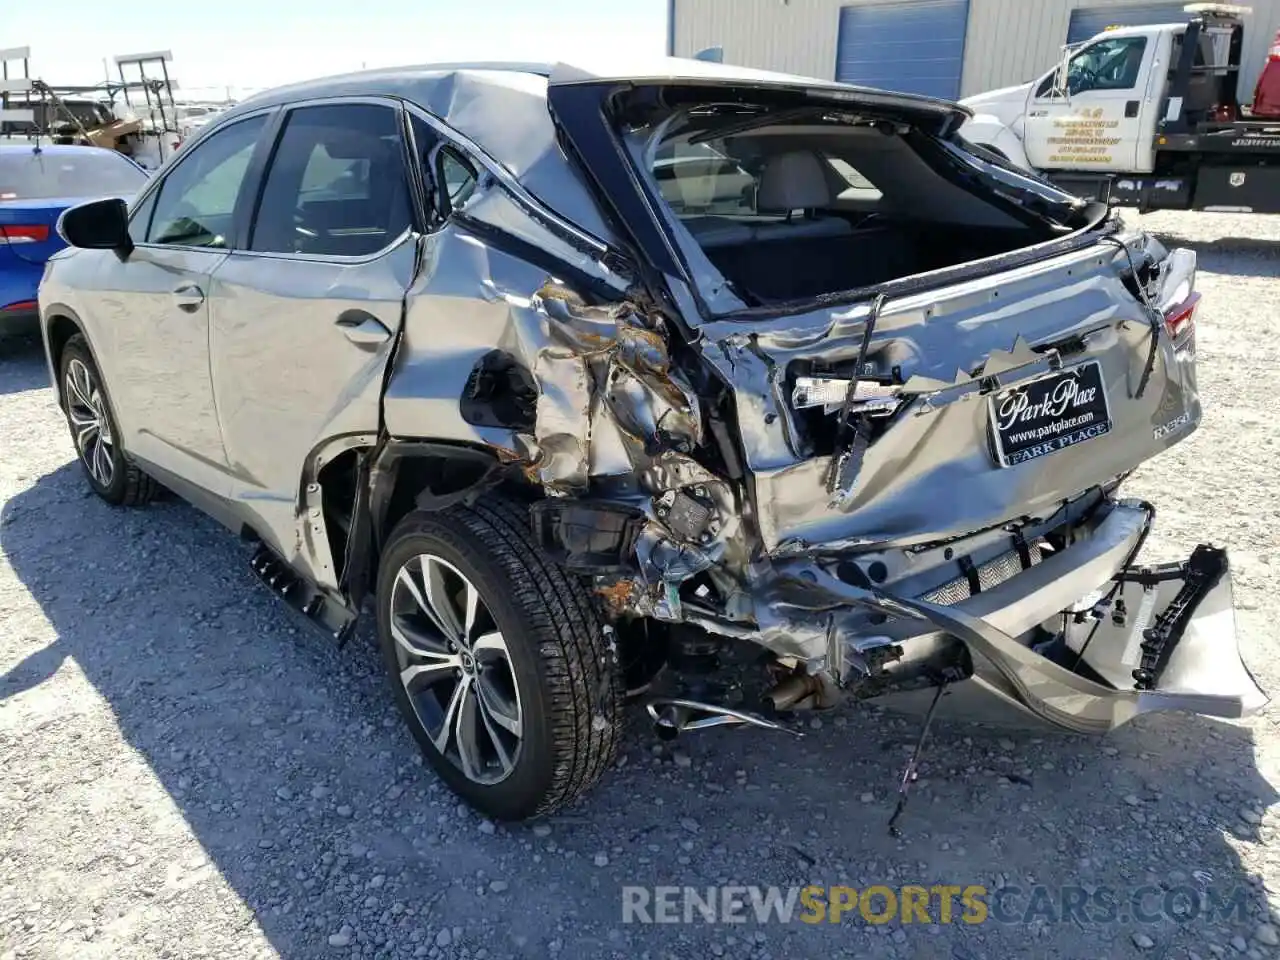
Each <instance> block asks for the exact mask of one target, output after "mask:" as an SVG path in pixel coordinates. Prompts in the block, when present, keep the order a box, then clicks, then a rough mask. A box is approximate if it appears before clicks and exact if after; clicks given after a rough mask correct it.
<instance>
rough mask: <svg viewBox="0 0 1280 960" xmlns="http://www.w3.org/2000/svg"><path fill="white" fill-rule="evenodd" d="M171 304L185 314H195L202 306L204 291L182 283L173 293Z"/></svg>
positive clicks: (190, 284)
mask: <svg viewBox="0 0 1280 960" xmlns="http://www.w3.org/2000/svg"><path fill="white" fill-rule="evenodd" d="M173 302H174V303H176V304H177V305H178V309H179V310H182V311H185V312H186V313H195V312H196V311H197V310H199V309H200V308H201V307H202V306H204V291H203V290H201V289H200V288H199V287H197V286H196V285H195V284H194V283H184V284H183V285H182V286H180V287H178V288H177V289H176V290H174V291H173Z"/></svg>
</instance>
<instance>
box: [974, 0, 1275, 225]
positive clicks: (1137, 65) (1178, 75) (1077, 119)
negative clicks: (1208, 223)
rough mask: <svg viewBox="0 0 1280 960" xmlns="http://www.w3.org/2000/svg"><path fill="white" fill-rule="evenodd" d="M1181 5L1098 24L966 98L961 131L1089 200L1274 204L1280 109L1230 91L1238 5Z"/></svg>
mask: <svg viewBox="0 0 1280 960" xmlns="http://www.w3.org/2000/svg"><path fill="white" fill-rule="evenodd" d="M1186 9H1187V11H1188V15H1189V19H1188V20H1187V21H1185V22H1181V23H1163V24H1149V25H1143V26H1130V27H1118V28H1113V29H1109V30H1105V31H1103V32H1102V33H1100V34H1098V35H1097V36H1095V37H1093V38H1092V39H1090V40H1087V41H1085V42H1084V43H1082V44H1079V45H1077V46H1074V47H1070V48H1067V49H1066V50H1065V51H1064V56H1063V58H1062V60H1061V61H1060V62H1059V63H1057V64H1055V65H1054V66H1053V67H1052V68H1051V69H1049V70H1047V71H1046V72H1045V73H1043V74H1042V75H1041V76H1039V77H1037V78H1036V79H1035V80H1032V81H1031V82H1030V83H1025V84H1022V85H1020V86H1016V87H1007V88H1004V89H1001V90H993V91H991V92H990V93H985V94H980V95H978V96H975V97H970V98H968V99H967V100H965V101H963V103H964V105H965V106H967V107H968V108H969V109H970V110H972V111H973V116H972V118H971V119H969V120H968V121H967V122H966V123H965V124H964V126H963V127H962V128H961V131H960V132H961V135H962V136H963V137H964V138H965V139H967V140H968V141H969V142H971V143H974V144H977V145H979V146H982V147H985V148H986V149H987V150H989V151H992V152H994V153H997V154H999V155H1001V156H1002V157H1003V158H1004V159H1006V160H1008V161H1009V162H1011V163H1013V164H1015V165H1017V166H1020V167H1023V168H1024V169H1028V170H1031V171H1033V172H1036V173H1039V174H1040V175H1042V176H1044V177H1046V178H1047V179H1050V180H1052V181H1053V182H1055V183H1056V184H1058V185H1059V186H1061V187H1063V188H1065V189H1068V190H1070V191H1072V192H1074V193H1077V194H1079V195H1081V196H1085V197H1090V198H1094V199H1098V200H1106V201H1109V202H1112V203H1122V204H1125V205H1132V206H1137V207H1139V208H1140V209H1180V210H1188V209H1195V210H1230V211H1233V212H1257V213H1275V212H1280V117H1276V116H1271V115H1270V114H1267V115H1265V116H1264V115H1262V114H1259V113H1253V112H1251V111H1250V110H1249V109H1247V108H1245V107H1242V106H1241V104H1240V101H1239V98H1238V84H1239V79H1240V78H1239V71H1240V61H1241V51H1242V47H1243V41H1244V25H1243V21H1242V20H1241V15H1242V14H1243V13H1244V12H1246V8H1243V7H1232V6H1225V5H1221V4H1191V5H1189V6H1188V7H1187V8H1186ZM1260 86H1261V84H1260ZM1264 108H1265V105H1264ZM1264 112H1265V109H1264Z"/></svg>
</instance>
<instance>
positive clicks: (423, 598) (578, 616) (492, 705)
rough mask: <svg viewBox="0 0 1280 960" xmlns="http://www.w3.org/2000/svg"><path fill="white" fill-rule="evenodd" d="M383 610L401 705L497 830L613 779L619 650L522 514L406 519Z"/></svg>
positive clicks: (431, 758)
mask: <svg viewBox="0 0 1280 960" xmlns="http://www.w3.org/2000/svg"><path fill="white" fill-rule="evenodd" d="M473 595H474V599H473V598H472V597H473ZM377 608H378V641H379V645H380V647H381V650H382V655H383V659H384V661H385V663H386V666H387V670H388V673H389V674H390V680H391V683H392V688H393V690H394V695H395V699H396V703H397V705H398V706H399V708H400V711H401V713H402V714H403V715H404V718H405V720H406V722H407V723H408V724H409V727H410V729H411V731H412V732H413V735H414V737H415V739H417V741H418V744H419V746H420V747H421V749H422V752H423V754H424V755H425V757H426V759H427V760H428V762H430V764H431V765H432V767H433V768H434V769H435V771H436V772H437V773H438V774H439V776H440V777H441V779H443V780H444V781H445V783H446V784H448V786H449V787H450V788H451V789H452V790H453V791H454V792H455V793H457V794H458V795H459V796H460V797H461V798H462V799H463V800H465V801H466V802H467V803H468V804H470V805H471V806H473V807H475V808H476V809H477V810H479V811H480V812H482V813H484V814H485V815H487V816H489V817H492V818H494V819H498V820H522V819H526V818H528V817H535V816H541V815H545V814H548V813H551V812H553V811H555V810H557V809H559V808H560V807H563V806H565V805H566V804H569V803H571V802H572V801H573V800H575V799H576V798H577V797H579V796H580V795H582V794H583V793H584V792H586V791H587V790H588V789H590V788H591V787H592V786H594V785H595V783H596V782H597V781H598V780H599V779H600V778H601V777H602V776H603V775H604V773H605V771H606V770H607V769H608V768H609V765H610V764H611V763H612V762H613V760H614V757H615V756H616V754H617V748H618V740H619V734H620V727H621V716H620V705H621V702H622V690H621V682H620V671H619V668H618V663H617V651H616V646H615V644H614V642H613V637H612V634H611V633H607V632H606V629H605V626H604V623H603V622H602V620H601V619H600V616H599V613H598V611H597V608H596V605H595V602H594V601H593V598H592V597H591V595H590V593H589V592H588V591H587V589H586V588H585V587H584V585H583V584H582V583H581V582H580V581H578V580H575V579H572V578H570V577H569V576H568V575H566V573H565V572H564V571H563V570H562V569H561V568H560V567H559V566H557V565H556V564H554V563H553V562H552V561H551V560H549V559H548V558H547V557H545V556H544V555H543V554H542V553H541V551H540V550H539V549H538V547H537V545H536V544H535V543H534V542H533V539H532V537H531V534H530V529H529V519H528V509H527V508H526V507H524V506H521V505H519V504H516V503H513V502H511V501H508V500H503V499H499V498H494V497H486V498H483V499H481V500H479V501H478V502H477V503H476V504H475V505H473V506H456V507H452V508H450V509H447V510H443V511H440V512H431V511H416V512H414V513H411V514H409V515H408V516H407V517H405V518H404V519H403V520H402V521H401V522H400V523H399V524H398V525H397V526H396V528H395V530H394V531H393V532H392V534H391V537H390V539H389V541H388V543H387V547H386V549H385V551H384V552H383V556H382V560H381V563H380V567H379V572H378V591H377ZM428 608H430V609H428ZM464 621H467V622H468V623H470V624H471V626H470V627H468V626H467V623H464ZM460 689H461V691H462V692H461V693H459V692H458V691H459V690H460ZM517 730H518V735H516V734H515V733H514V732H513V731H517Z"/></svg>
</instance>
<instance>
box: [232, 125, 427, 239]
mask: <svg viewBox="0 0 1280 960" xmlns="http://www.w3.org/2000/svg"><path fill="white" fill-rule="evenodd" d="M402 151H403V145H402V141H401V137H400V124H399V119H398V117H397V114H396V111H395V110H394V109H392V108H391V107H380V106H375V105H372V104H342V105H337V106H325V107H302V108H299V109H296V110H293V111H292V112H291V113H290V114H289V117H288V119H287V121H286V123H285V128H284V133H283V134H282V135H281V137H280V142H279V144H278V145H277V146H276V150H275V154H274V156H273V158H272V160H271V166H270V168H269V169H268V171H267V180H266V185H265V186H264V188H263V191H262V201H261V204H260V205H259V207H258V213H257V216H256V217H255V218H254V226H253V236H252V238H251V240H250V244H249V246H250V249H253V250H259V251H262V252H264V253H308V254H319V255H323V256H343V257H357V256H365V255H368V254H370V253H376V252H377V251H378V250H381V249H382V248H383V247H385V246H387V245H388V244H389V243H390V242H391V241H392V240H394V239H395V238H396V237H398V236H400V235H401V234H402V233H404V231H405V230H407V229H408V228H409V224H410V220H411V217H410V207H409V191H408V185H407V183H406V181H405V169H404V157H403V153H402Z"/></svg>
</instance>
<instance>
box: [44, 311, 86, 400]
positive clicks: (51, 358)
mask: <svg viewBox="0 0 1280 960" xmlns="http://www.w3.org/2000/svg"><path fill="white" fill-rule="evenodd" d="M40 326H41V332H42V333H43V335H44V344H45V358H46V360H47V361H48V364H49V379H50V381H51V382H52V384H53V397H54V400H55V401H56V402H57V404H58V406H62V402H63V401H62V384H61V382H60V380H59V376H58V374H59V371H61V369H62V352H63V351H64V350H65V349H66V347H67V342H68V341H69V340H70V339H71V338H72V337H74V336H75V335H76V334H77V333H78V334H80V335H81V336H82V337H84V340H85V344H86V345H87V346H88V348H89V354H90V355H91V356H92V357H93V359H94V362H95V363H97V362H98V355H97V354H96V353H95V352H94V349H93V344H91V343H89V335H88V334H87V333H86V332H85V329H84V324H83V323H81V322H80V317H79V315H78V314H77V313H76V312H75V311H74V310H72V309H71V308H70V307H68V306H67V305H66V304H63V303H53V304H50V305H49V306H48V307H46V308H45V309H44V310H43V311H42V315H41V321H40ZM99 369H101V366H99Z"/></svg>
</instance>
